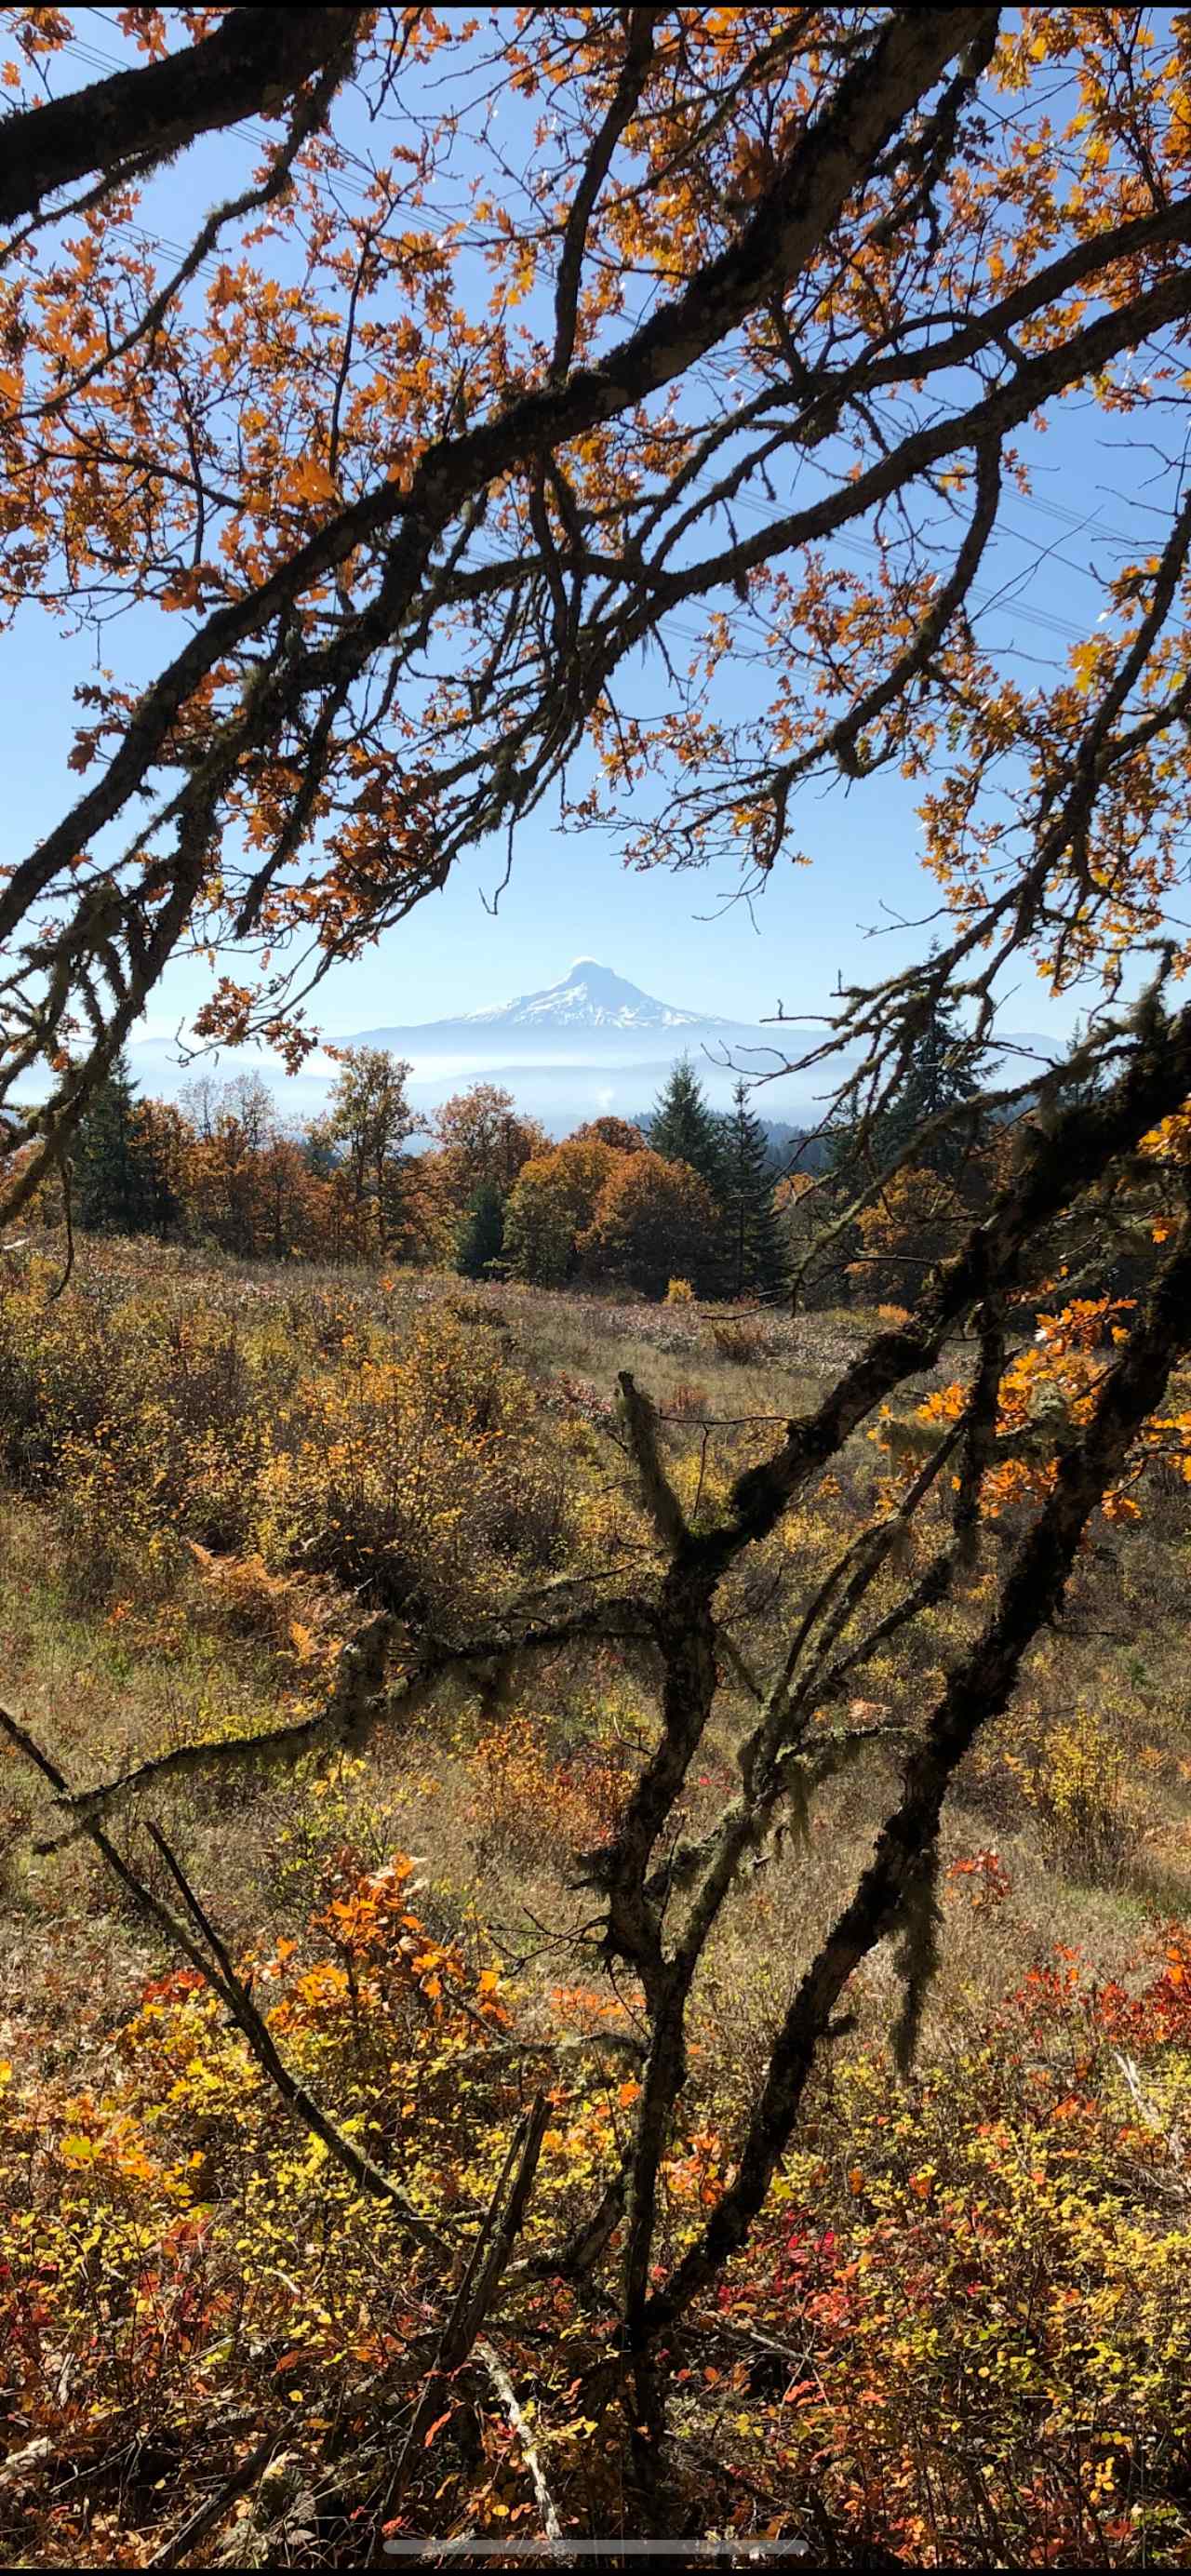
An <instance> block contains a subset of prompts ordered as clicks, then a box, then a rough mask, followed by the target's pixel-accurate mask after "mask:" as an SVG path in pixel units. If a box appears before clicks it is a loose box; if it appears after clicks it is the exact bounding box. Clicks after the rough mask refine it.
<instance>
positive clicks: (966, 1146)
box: [834, 1002, 985, 1180]
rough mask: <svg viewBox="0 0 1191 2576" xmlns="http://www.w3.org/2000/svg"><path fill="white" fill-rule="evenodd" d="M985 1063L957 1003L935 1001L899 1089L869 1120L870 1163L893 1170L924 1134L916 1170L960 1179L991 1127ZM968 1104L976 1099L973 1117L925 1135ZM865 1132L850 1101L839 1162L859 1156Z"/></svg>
mask: <svg viewBox="0 0 1191 2576" xmlns="http://www.w3.org/2000/svg"><path fill="white" fill-rule="evenodd" d="M979 1061H980V1060H979V1057H978V1056H973V1053H972V1049H971V1047H970V1045H969V1043H968V1041H967V1040H966V1038H965V1037H964V1034H963V1031H962V1030H961V1029H960V1028H959V1027H958V1026H957V1023H956V1019H955V1013H954V1009H953V1007H951V1006H950V1005H948V1004H947V1003H944V1002H934V1003H932V1005H931V1007H930V1009H929V1010H928V1012H927V1013H926V1015H925V1017H924V1020H923V1023H922V1028H921V1031H920V1033H919V1036H918V1040H917V1043H916V1045H915V1047H914V1051H913V1054H912V1055H911V1057H910V1061H909V1063H908V1064H907V1066H906V1069H905V1072H904V1074H903V1076H902V1079H901V1081H900V1083H899V1084H898V1087H897V1089H896V1091H895V1092H894V1094H893V1096H892V1098H891V1099H889V1100H888V1101H887V1102H886V1103H885V1106H884V1108H883V1109H882V1110H881V1111H880V1112H879V1113H878V1115H877V1116H876V1117H875V1118H873V1119H872V1120H870V1122H869V1126H868V1130H867V1134H866V1135H865V1138H864V1146H865V1161H866V1163H867V1164H869V1165H871V1167H872V1168H873V1169H874V1170H875V1171H879V1172H884V1171H888V1170H889V1168H890V1166H891V1165H892V1164H894V1163H896V1162H898V1161H899V1160H900V1158H901V1156H902V1155H903V1154H904V1153H905V1152H906V1151H907V1148H909V1147H911V1146H915V1139H916V1138H918V1137H920V1136H921V1137H922V1143H921V1149H920V1150H919V1149H918V1148H917V1146H915V1151H914V1164H915V1168H916V1169H917V1170H920V1171H925V1172H935V1173H937V1174H939V1176H940V1177H941V1178H943V1179H946V1180H955V1179H956V1178H957V1177H958V1175H959V1174H960V1173H962V1171H963V1170H964V1168H965V1166H966V1165H967V1164H969V1163H970V1162H971V1159H972V1154H973V1149H974V1147H975V1146H976V1144H977V1143H978V1142H979V1140H980V1138H981V1135H982V1131H983V1129H984V1126H985V1119H984V1115H983V1113H982V1111H981V1108H980V1095H981V1086H980V1078H979ZM968 1102H971V1103H972V1114H971V1116H970V1117H967V1118H965V1117H961V1116H954V1117H952V1119H951V1120H950V1121H949V1123H948V1125H947V1126H945V1127H942V1128H940V1129H939V1130H938V1131H937V1133H936V1134H934V1135H930V1136H924V1135H923V1134H922V1131H923V1129H924V1128H925V1127H927V1126H928V1124H929V1122H930V1121H931V1120H932V1119H933V1118H937V1117H938V1116H939V1114H940V1112H941V1111H943V1110H945V1109H949V1110H952V1111H956V1110H961V1109H962V1108H963V1107H964V1106H965V1104H967V1103H968ZM859 1133H860V1131H859V1123H858V1122H856V1121H853V1120H850V1119H849V1118H848V1115H847V1108H846V1105H845V1110H844V1115H843V1119H842V1121H841V1123H840V1125H839V1127H838V1128H837V1130H836V1136H835V1157H834V1159H835V1162H836V1164H837V1166H840V1165H843V1164H846V1163H849V1162H851V1161H852V1160H853V1159H854V1157H855V1154H856V1150H857V1145H858V1142H859Z"/></svg>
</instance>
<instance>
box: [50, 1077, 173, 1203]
mask: <svg viewBox="0 0 1191 2576" xmlns="http://www.w3.org/2000/svg"><path fill="white" fill-rule="evenodd" d="M73 1163H74V1172H73V1177H72V1190H73V1197H74V1212H75V1215H76V1217H77V1219H78V1222H79V1224H80V1225H81V1226H82V1227H83V1229H84V1231H85V1232H87V1233H89V1234H150V1233H153V1232H154V1231H157V1230H160V1223H161V1175H160V1173H159V1171H158V1168H157V1157H156V1155H155V1154H154V1151H153V1144H152V1139H151V1137H150V1135H149V1133H148V1131H147V1128H146V1126H145V1123H144V1121H143V1120H142V1117H141V1113H140V1110H139V1109H138V1107H137V1099H136V1092H135V1090H134V1088H133V1084H132V1081H131V1078H130V1075H129V1071H128V1066H127V1064H126V1062H125V1060H124V1057H123V1056H122V1055H121V1056H117V1058H116V1061H115V1063H114V1065H113V1066H112V1069H111V1072H110V1073H109V1074H108V1075H107V1076H106V1078H105V1080H104V1081H103V1082H102V1083H101V1084H100V1086H99V1089H98V1091H97V1092H96V1093H95V1095H94V1098H93V1099H92V1101H91V1104H90V1107H89V1108H88V1110H87V1113H86V1116H85V1117H84V1118H83V1119H82V1121H81V1123H80V1125H79V1129H78V1133H77V1135H76V1137H75V1142H74V1153H73Z"/></svg>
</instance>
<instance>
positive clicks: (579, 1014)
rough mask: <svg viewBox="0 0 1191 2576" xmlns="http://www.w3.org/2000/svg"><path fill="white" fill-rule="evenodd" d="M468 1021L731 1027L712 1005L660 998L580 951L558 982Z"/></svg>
mask: <svg viewBox="0 0 1191 2576" xmlns="http://www.w3.org/2000/svg"><path fill="white" fill-rule="evenodd" d="M466 1024H467V1026H468V1027H472V1028H475V1027H485V1028H547V1029H549V1028H557V1029H678V1028H692V1029H694V1028H720V1027H727V1026H728V1023H727V1022H726V1021H721V1020H717V1019H716V1018H715V1017H714V1016H713V1015H712V1014H711V1013H709V1012H706V1011H683V1010H679V1009H678V1008H677V1006H676V1005H675V1004H674V1003H672V1002H659V1001H656V1000H655V999H654V996H653V995H652V994H651V993H643V992H642V991H641V988H640V986H639V985H637V984H630V983H629V981H628V979H627V977H626V976H624V975H618V974H616V973H615V971H614V969H613V968H612V967H611V966H601V965H600V963H599V960H598V959H597V958H595V957H576V958H575V959H574V960H573V962H572V964H571V965H570V966H568V968H567V971H566V974H565V975H562V976H560V977H559V980H558V982H557V984H547V985H544V986H543V988H542V990H541V991H540V992H537V993H519V994H518V995H517V996H516V997H515V999H514V1000H513V1001H511V1002H496V1003H493V1004H491V1005H490V1006H489V1008H488V1009H487V1010H483V1011H469V1012H468V1013H467V1014H466Z"/></svg>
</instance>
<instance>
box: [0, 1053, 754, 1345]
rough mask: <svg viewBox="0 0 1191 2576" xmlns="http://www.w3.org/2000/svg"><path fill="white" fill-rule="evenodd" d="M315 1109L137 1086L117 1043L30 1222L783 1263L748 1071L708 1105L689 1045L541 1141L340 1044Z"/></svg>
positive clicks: (745, 1284)
mask: <svg viewBox="0 0 1191 2576" xmlns="http://www.w3.org/2000/svg"><path fill="white" fill-rule="evenodd" d="M338 1065H339V1071H338V1074H337V1077H336V1080H335V1083H334V1086H333V1089H332V1093H331V1097H330V1101H329V1103H328V1106H327V1109H326V1111H325V1112H324V1113H323V1114H322V1115H321V1116H319V1117H317V1118H314V1119H312V1120H309V1121H307V1122H305V1123H302V1124H296V1123H294V1122H290V1121H287V1120H285V1119H284V1118H283V1117H282V1116H281V1115H280V1114H279V1112H278V1109H277V1105H276V1102H275V1100H274V1098H273V1096H272V1094H271V1093H270V1092H269V1090H268V1089H267V1087H266V1085H265V1084H264V1083H263V1082H262V1081H261V1080H260V1079H259V1077H258V1076H256V1075H252V1074H248V1075H241V1076H239V1077H238V1078H237V1079H236V1080H234V1081H232V1082H228V1083H224V1084H218V1083H216V1082H214V1081H212V1080H210V1079H209V1078H208V1079H205V1080H202V1081H199V1082H196V1083H194V1084H192V1085H191V1087H190V1088H189V1089H188V1090H186V1091H184V1092H183V1093H182V1095H181V1097H180V1099H179V1100H177V1101H176V1102H174V1101H163V1100H151V1099H142V1098H140V1097H139V1096H138V1094H137V1092H136V1090H135V1088H134V1085H133V1083H132V1081H131V1079H130V1076H129V1072H128V1068H127V1065H126V1064H125V1063H124V1061H123V1060H121V1061H120V1062H118V1063H117V1065H116V1067H115V1068H114V1070H113V1072H112V1073H111V1074H110V1075H109V1077H108V1079H107V1081H106V1082H105V1083H104V1084H103V1086H102V1088H101V1090H100V1091H99V1093H98V1094H97V1096H96V1098H95V1100H94V1102H93V1104H92V1106H91V1107H90V1109H89V1110H88V1112H87V1115H86V1117H85V1118H84V1120H83V1121H82V1124H81V1126H80V1128H79V1130H78V1132H77V1135H76V1137H75V1140H74V1146H73V1151H72V1154H71V1158H70V1162H69V1164H68V1165H65V1166H64V1167H63V1169H62V1171H61V1172H59V1173H58V1174H57V1175H55V1177H54V1179H53V1180H52V1181H51V1182H50V1183H48V1184H46V1185H45V1186H43V1189H42V1191H41V1193H40V1196H39V1198H38V1200H37V1202H36V1206H35V1221H37V1222H39V1223H41V1224H42V1225H59V1224H61V1223H62V1222H63V1221H64V1219H65V1218H66V1216H67V1214H68V1213H69V1216H70V1219H71V1221H72V1223H73V1224H74V1226H75V1227H77V1228H78V1229H79V1230H80V1231H81V1232H84V1233H86V1232H91V1233H101V1234H118V1235H150V1236H155V1237H156V1238H157V1239H158V1240H160V1241H161V1242H166V1243H168V1242H186V1243H190V1244H194V1245H198V1246H203V1245H209V1246H210V1247H211V1248H212V1249H213V1250H218V1251H222V1252H227V1253H232V1254H235V1255H237V1256H238V1257H240V1258H241V1259H245V1260H249V1261H285V1260H291V1259H295V1258H296V1259H301V1260H309V1261H316V1262H326V1263H331V1264H335V1265H339V1264H355V1263H362V1262H383V1261H393V1262H412V1263H421V1264H425V1265H426V1266H428V1267H435V1268H441V1267H443V1266H452V1265H453V1266H455V1267H456V1268H458V1269H459V1270H460V1271H461V1272H463V1273H464V1274H465V1275H467V1276H470V1277H483V1276H488V1277H512V1278H516V1279H521V1280H525V1281H527V1282H529V1283H531V1284H534V1285H538V1286H544V1287H556V1286H562V1285H564V1284H565V1283H567V1282H568V1281H571V1280H576V1279H583V1280H590V1281H592V1282H596V1281H607V1282H609V1283H618V1284H623V1285H624V1286H625V1287H628V1288H632V1289H633V1290H635V1291H637V1292H638V1293H640V1294H643V1295H645V1296H662V1295H664V1294H665V1291H666V1288H667V1286H668V1284H669V1282H670V1280H671V1279H674V1278H676V1277H678V1278H682V1279H685V1280H687V1281H689V1283H690V1285H691V1287H692V1289H693V1290H694V1291H695V1293H696V1294H698V1295H701V1296H733V1297H739V1296H754V1297H758V1296H760V1297H764V1296H773V1295H777V1294H778V1293H780V1291H781V1288H782V1284H783V1278H784V1267H785V1265H784V1256H783V1252H782V1244H781V1229H780V1224H779V1219H778V1212H777V1208H776V1206H775V1197H774V1192H775V1184H776V1182H777V1180H778V1177H779V1171H780V1167H779V1166H775V1164H774V1162H773V1159H772V1157H771V1154H770V1151H769V1147H768V1145H767V1142H766V1137H765V1133H764V1130H763V1128H762V1126H761V1123H760V1121H759V1120H758V1119H757V1118H756V1117H755V1116H754V1115H753V1114H752V1112H751V1110H750V1108H749V1105H748V1097H747V1091H746V1087H745V1085H744V1084H743V1083H741V1084H740V1085H738V1087H737V1092H736V1097H735V1101H734V1104H733V1108H732V1111H731V1113H730V1114H729V1115H728V1116H726V1117H719V1116H717V1115H716V1114H715V1113H713V1111H712V1110H711V1109H710V1108H709V1106H708V1104H707V1101H706V1099H705V1098H704V1095H703V1092H702V1089H701V1086H700V1084H699V1082H698V1080H697V1078H696V1076H695V1074H694V1071H693V1069H692V1067H691V1066H690V1064H689V1063H688V1062H685V1061H684V1062H683V1063H682V1064H680V1065H678V1066H677V1067H676V1068H675V1071H674V1073H673V1075H672V1077H671V1079H670V1081H669V1082H668V1083H667V1085H666V1086H665V1089H664V1091H663V1092H662V1094H661V1097H660V1098H659V1100H658V1102H657V1104H656V1106H655V1108H654V1110H653V1111H652V1113H651V1114H650V1116H649V1118H648V1119H647V1120H646V1121H645V1122H643V1123H642V1124H637V1123H635V1122H632V1121H628V1120H625V1119H621V1118H597V1119H595V1120H593V1121H591V1122H590V1123H589V1124H587V1125H586V1126H583V1127H580V1128H578V1129H577V1130H576V1132H575V1133H574V1134H573V1135H571V1136H568V1137H566V1138H564V1139H563V1141H562V1142H561V1143H555V1142H554V1141H553V1140H552V1139H551V1138H550V1137H549V1136H548V1134H547V1133H546V1130H545V1129H544V1128H543V1127H541V1126H540V1125H539V1124H538V1122H537V1121H536V1120H535V1119H533V1118H529V1117H524V1116H522V1115H521V1114H520V1112H519V1111H518V1110H517V1108H516V1105H515V1103H514V1101H513V1098H512V1095H511V1094H510V1093H509V1092H507V1091H503V1090H501V1089H499V1088H498V1087H497V1086H496V1085H495V1084H493V1083H487V1082H482V1083H476V1084H474V1085H473V1086H472V1088H471V1089H470V1090H468V1091H464V1092H460V1093H458V1094H457V1095H456V1096H455V1097H454V1098H453V1099H450V1100H448V1101H446V1102H445V1103H444V1105H443V1107H442V1108H441V1109H440V1110H439V1111H438V1112H437V1114H436V1115H435V1117H433V1118H432V1119H428V1118H425V1117H423V1116H421V1115H420V1114H419V1113H418V1112H417V1111H416V1110H415V1109H414V1108H413V1107H412V1106H411V1103H410V1100H409V1096H408V1088H407V1086H408V1082H409V1077H410V1073H411V1070H412V1068H411V1066H410V1065H409V1064H407V1063H405V1062H403V1061H402V1060H401V1059H400V1058H399V1057H395V1056H392V1055H389V1054H387V1053H386V1052H385V1051H384V1050H383V1049H380V1048H375V1047H346V1048H344V1049H342V1050H341V1051H340V1052H339V1054H338Z"/></svg>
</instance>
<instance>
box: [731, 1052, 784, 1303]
mask: <svg viewBox="0 0 1191 2576" xmlns="http://www.w3.org/2000/svg"><path fill="white" fill-rule="evenodd" d="M724 1143H725V1164H726V1179H727V1193H726V1198H725V1208H724V1212H725V1218H726V1226H725V1232H726V1237H727V1265H728V1271H729V1276H730V1281H731V1293H732V1295H733V1296H735V1297H747V1296H753V1297H776V1296H779V1295H780V1293H781V1291H782V1288H783V1286H784V1284H785V1263H784V1261H783V1259H782V1249H781V1241H780V1237H779V1232H778V1223H777V1217H776V1214H775V1212H774V1205H773V1188H774V1175H773V1172H772V1170H771V1167H770V1160H769V1147H768V1144H767V1142H766V1137H765V1130H764V1128H763V1126H762V1124H761V1121H760V1119H759V1118H757V1117H755V1116H754V1115H753V1112H752V1110H751V1109H750V1108H749V1105H748V1086H747V1084H746V1083H745V1082H744V1081H743V1080H742V1081H740V1082H738V1083H737V1085H736V1089H735V1091H734V1092H733V1094H732V1115H731V1117H730V1118H729V1119H728V1121H727V1124H726V1127H725V1129H724Z"/></svg>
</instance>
